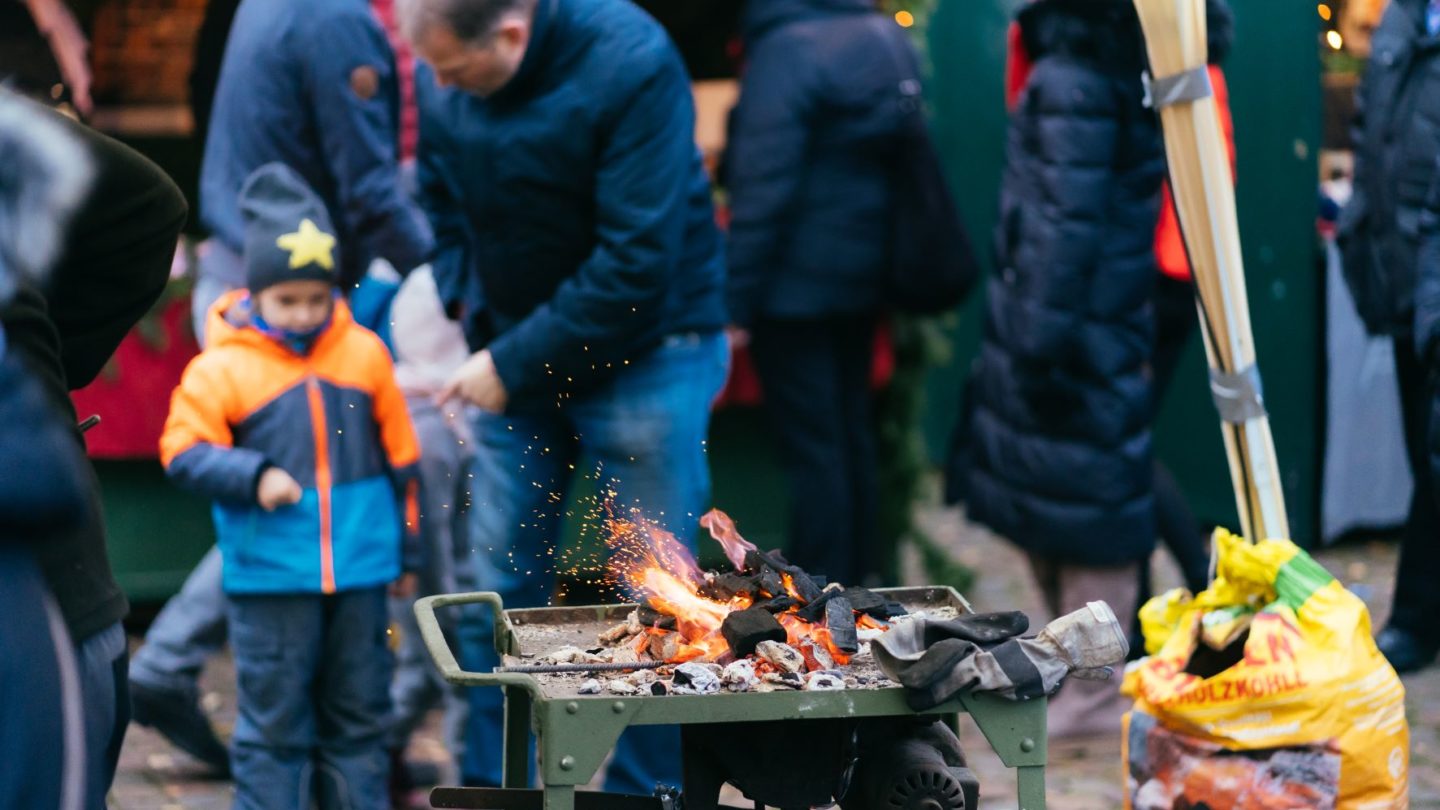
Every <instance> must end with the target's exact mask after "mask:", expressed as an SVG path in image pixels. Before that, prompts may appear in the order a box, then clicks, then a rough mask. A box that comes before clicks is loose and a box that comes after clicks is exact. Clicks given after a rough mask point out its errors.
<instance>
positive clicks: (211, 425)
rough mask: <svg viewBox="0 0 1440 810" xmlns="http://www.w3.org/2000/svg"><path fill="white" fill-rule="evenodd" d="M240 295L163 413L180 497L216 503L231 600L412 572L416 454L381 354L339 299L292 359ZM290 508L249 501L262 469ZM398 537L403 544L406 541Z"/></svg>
mask: <svg viewBox="0 0 1440 810" xmlns="http://www.w3.org/2000/svg"><path fill="white" fill-rule="evenodd" d="M249 321H250V318H249V293H248V292H246V291H245V290H236V291H234V292H232V293H230V294H229V295H227V296H225V297H224V298H222V299H220V301H219V302H217V303H216V304H215V306H214V307H212V308H211V310H210V314H209V318H208V322H207V324H206V338H207V346H208V348H207V349H206V350H205V351H204V352H202V353H201V354H200V356H199V357H196V358H195V359H194V360H193V361H191V363H190V365H189V366H188V367H187V368H186V369H185V374H184V376H183V377H182V378H181V380H180V386H179V387H178V388H176V389H175V393H174V395H173V398H172V400H171V404H170V415H169V418H168V419H167V420H166V422H165V433H164V435H163V436H162V437H161V439H160V458H161V461H162V462H163V463H164V464H165V469H166V472H167V473H168V474H169V475H170V477H171V478H172V479H174V480H175V481H176V482H177V483H179V484H180V486H182V487H185V488H186V489H190V490H192V491H195V492H199V493H202V494H205V495H208V496H210V497H212V498H214V499H215V507H214V517H215V531H216V534H217V536H218V538H219V542H220V551H221V554H222V556H223V558H224V583H225V590H226V591H227V592H229V593H335V592H336V591H346V590H352V589H358V588H367V587H373V586H376V585H381V584H384V583H387V582H390V581H392V580H394V579H396V578H397V577H398V576H399V574H400V571H401V563H402V559H401V558H402V542H403V549H404V555H403V556H404V557H405V559H404V561H403V562H404V563H405V565H404V567H405V569H406V570H415V568H416V567H417V566H418V563H419V559H418V555H419V553H420V547H419V543H418V537H417V535H416V532H417V530H418V526H419V515H418V513H417V506H416V504H417V503H418V493H417V488H418V480H419V479H418V478H417V476H416V463H417V462H418V461H419V458H420V449H419V445H418V443H417V442H416V439H415V432H414V429H413V428H412V427H411V424H410V417H409V414H408V413H407V412H406V409H405V399H404V396H403V395H402V394H401V393H400V389H399V388H398V387H397V386H396V384H395V378H394V372H393V369H392V367H391V362H390V354H389V352H388V351H387V350H386V349H385V346H384V344H383V343H381V341H380V339H379V338H378V337H376V336H375V334H374V333H372V332H370V331H368V330H366V329H364V328H362V327H360V326H359V325H357V324H356V323H355V321H354V319H353V317H352V316H351V314H350V310H349V308H348V307H347V306H346V305H345V303H344V302H343V301H336V303H335V312H334V315H333V316H332V319H331V323H330V326H329V327H328V328H326V330H325V331H324V332H323V333H322V334H321V335H320V337H319V338H317V339H316V341H315V344H314V346H313V347H312V348H311V350H310V352H309V353H308V354H305V355H300V354H297V353H295V352H294V351H292V350H291V349H290V348H288V347H286V346H285V345H282V344H281V343H280V342H279V341H277V340H275V339H273V338H271V337H269V336H267V335H265V334H263V333H261V332H260V331H259V330H258V329H256V328H254V327H253V326H251V325H249ZM272 466H273V467H279V468H281V469H283V470H284V471H285V472H287V473H289V474H290V475H291V476H292V477H293V478H294V479H295V480H296V481H297V482H299V484H300V486H301V489H302V490H303V493H304V495H303V497H302V498H301V499H300V502H299V503H297V504H294V505H292V506H283V507H280V508H278V509H276V510H275V511H273V512H267V511H265V510H264V509H262V508H260V505H259V502H258V501H257V498H256V490H257V485H258V483H259V481H260V476H261V474H262V473H263V472H264V471H265V470H266V469H268V468H269V467H272ZM402 535H403V537H402Z"/></svg>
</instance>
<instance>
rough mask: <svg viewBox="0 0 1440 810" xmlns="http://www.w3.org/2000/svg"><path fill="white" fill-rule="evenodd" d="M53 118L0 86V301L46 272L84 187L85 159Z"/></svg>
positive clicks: (86, 176)
mask: <svg viewBox="0 0 1440 810" xmlns="http://www.w3.org/2000/svg"><path fill="white" fill-rule="evenodd" d="M56 118H58V114H57V113H54V112H52V111H50V110H48V109H46V108H44V107H42V106H40V105H39V104H36V103H35V102H33V101H30V100H28V99H25V98H22V97H21V96H19V95H17V94H15V93H13V92H11V91H9V90H6V89H5V88H3V87H0V303H4V302H5V301H6V300H8V299H9V297H10V295H11V293H12V292H13V290H14V287H15V286H16V285H17V284H19V283H20V282H21V281H22V280H26V281H30V282H39V281H41V280H42V277H43V276H44V275H45V274H46V273H47V272H48V271H49V269H50V265H51V263H52V262H53V261H54V260H55V259H56V258H57V257H58V256H59V254H60V251H61V249H62V248H63V247H64V234H65V226H66V224H67V223H68V222H69V220H70V217H71V215H72V214H73V213H74V211H75V209H76V207H78V206H79V204H80V201H81V197H82V196H83V195H84V193H85V192H86V191H87V190H88V189H89V187H90V180H91V176H92V168H91V164H90V158H89V156H88V155H87V154H86V153H85V151H84V149H83V148H82V145H81V144H80V143H79V141H77V140H76V139H75V138H74V136H72V135H71V134H70V133H69V132H67V131H65V129H64V128H63V127H61V126H60V124H59V122H58V121H56V120H55V119H56Z"/></svg>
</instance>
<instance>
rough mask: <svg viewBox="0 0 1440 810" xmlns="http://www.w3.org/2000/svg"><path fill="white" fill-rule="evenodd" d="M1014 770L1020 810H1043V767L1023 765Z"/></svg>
mask: <svg viewBox="0 0 1440 810" xmlns="http://www.w3.org/2000/svg"><path fill="white" fill-rule="evenodd" d="M1015 770H1016V772H1017V776H1016V781H1017V782H1018V788H1019V792H1020V810H1045V766H1044V765H1023V766H1021V767H1019V768H1016V769H1015Z"/></svg>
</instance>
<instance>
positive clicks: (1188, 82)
mask: <svg viewBox="0 0 1440 810" xmlns="http://www.w3.org/2000/svg"><path fill="white" fill-rule="evenodd" d="M1140 81H1141V82H1142V83H1143V84H1144V85H1145V106H1146V107H1149V108H1150V109H1152V110H1163V109H1164V108H1166V107H1169V106H1172V105H1175V104H1181V103H1184V102H1187V101H1199V100H1200V99H1202V98H1209V97H1210V96H1213V95H1215V88H1214V87H1212V86H1211V85H1210V70H1209V68H1208V67H1206V66H1205V65H1201V66H1200V67H1196V68H1190V69H1189V70H1186V71H1183V72H1181V73H1176V74H1174V75H1172V76H1161V77H1160V78H1158V79H1156V78H1154V77H1152V76H1151V75H1150V74H1149V73H1142V74H1140Z"/></svg>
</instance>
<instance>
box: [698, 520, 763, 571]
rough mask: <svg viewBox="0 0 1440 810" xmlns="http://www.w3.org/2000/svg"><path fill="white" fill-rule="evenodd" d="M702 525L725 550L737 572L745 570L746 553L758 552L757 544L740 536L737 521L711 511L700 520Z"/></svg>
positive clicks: (727, 557)
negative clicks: (736, 525)
mask: <svg viewBox="0 0 1440 810" xmlns="http://www.w3.org/2000/svg"><path fill="white" fill-rule="evenodd" d="M700 525H701V526H703V527H705V529H706V530H707V531H709V532H710V536H711V537H713V538H715V542H717V543H719V544H720V547H721V548H723V549H725V558H726V559H727V560H729V561H730V564H731V565H733V566H735V570H736V571H740V570H742V569H744V568H745V553H746V552H749V551H758V549H756V548H755V544H754V543H752V542H750V541H749V540H746V539H745V538H743V537H741V536H740V532H739V530H737V529H736V528H735V521H733V520H731V519H730V516H729V515H727V514H725V513H724V512H721V511H720V510H719V509H711V510H710V511H709V512H706V513H705V515H704V516H703V517H701V518H700Z"/></svg>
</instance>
